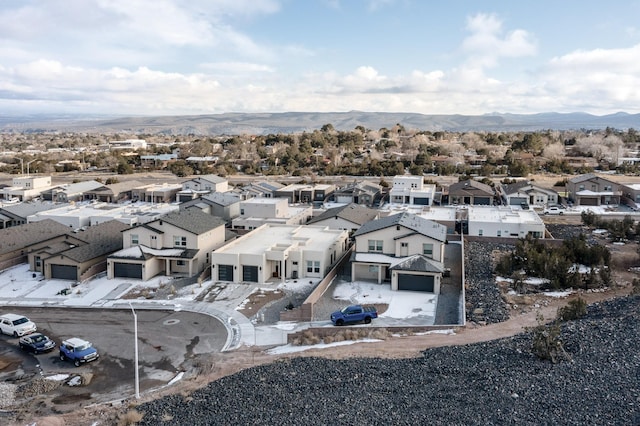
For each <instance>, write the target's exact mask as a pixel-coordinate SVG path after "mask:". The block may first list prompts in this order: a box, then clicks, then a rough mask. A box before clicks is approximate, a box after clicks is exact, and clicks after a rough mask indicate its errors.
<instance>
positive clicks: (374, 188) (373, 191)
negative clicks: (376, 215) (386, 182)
mask: <svg viewBox="0 0 640 426" xmlns="http://www.w3.org/2000/svg"><path fill="white" fill-rule="evenodd" d="M381 197H382V186H381V185H378V184H377V183H373V182H369V181H361V182H354V183H352V184H350V185H347V186H345V187H343V188H339V189H337V190H336V191H335V192H334V193H333V198H334V199H335V201H336V203H355V204H361V205H364V206H368V207H372V206H373V205H374V203H375V202H376V201H379V200H380V199H381Z"/></svg>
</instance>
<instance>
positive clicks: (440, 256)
mask: <svg viewBox="0 0 640 426" xmlns="http://www.w3.org/2000/svg"><path fill="white" fill-rule="evenodd" d="M353 238H354V239H355V250H354V253H353V254H352V257H351V279H352V280H353V281H356V280H373V281H376V282H377V283H382V282H383V281H391V289H392V290H413V291H427V292H432V293H435V294H438V293H439V292H440V280H441V278H442V273H443V272H444V264H443V261H444V245H445V244H446V242H447V227H446V226H444V225H441V224H439V223H436V222H433V221H431V220H427V219H424V218H421V217H420V216H417V215H415V214H412V213H399V214H396V215H393V216H387V217H384V218H381V219H378V220H374V221H371V222H368V223H365V224H364V225H363V226H362V227H360V229H358V230H357V231H356V232H355V233H354V234H353Z"/></svg>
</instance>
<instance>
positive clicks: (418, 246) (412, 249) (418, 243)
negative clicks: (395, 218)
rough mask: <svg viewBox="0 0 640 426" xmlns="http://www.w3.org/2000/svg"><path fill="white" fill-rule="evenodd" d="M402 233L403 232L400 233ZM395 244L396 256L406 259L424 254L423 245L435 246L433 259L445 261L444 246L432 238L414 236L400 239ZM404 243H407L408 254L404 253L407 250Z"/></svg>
mask: <svg viewBox="0 0 640 426" xmlns="http://www.w3.org/2000/svg"><path fill="white" fill-rule="evenodd" d="M400 232H402V231H400ZM394 242H395V256H396V257H405V256H411V255H414V254H423V244H433V254H432V257H431V258H432V259H433V260H437V261H438V262H442V261H443V259H444V244H442V243H441V242H440V241H436V240H434V239H432V238H429V237H426V236H424V235H419V234H413V235H410V236H408V237H405V238H398V239H397V240H395V241H394ZM402 243H407V244H408V247H407V248H406V254H405V253H403V250H405V248H403V247H402Z"/></svg>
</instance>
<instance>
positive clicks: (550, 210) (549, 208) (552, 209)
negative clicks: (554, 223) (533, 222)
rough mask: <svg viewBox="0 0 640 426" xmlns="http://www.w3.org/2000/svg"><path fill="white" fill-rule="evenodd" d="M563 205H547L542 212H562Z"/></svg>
mask: <svg viewBox="0 0 640 426" xmlns="http://www.w3.org/2000/svg"><path fill="white" fill-rule="evenodd" d="M564 211H565V209H564V207H559V206H551V207H547V208H546V209H544V214H560V215H562V214H564Z"/></svg>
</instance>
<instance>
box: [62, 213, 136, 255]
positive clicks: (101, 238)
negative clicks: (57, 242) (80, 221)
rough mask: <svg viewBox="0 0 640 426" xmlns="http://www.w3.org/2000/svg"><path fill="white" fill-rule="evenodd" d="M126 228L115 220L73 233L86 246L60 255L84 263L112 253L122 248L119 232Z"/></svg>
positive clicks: (80, 246)
mask: <svg viewBox="0 0 640 426" xmlns="http://www.w3.org/2000/svg"><path fill="white" fill-rule="evenodd" d="M128 228H129V225H126V224H124V223H122V222H119V221H117V220H110V221H109V222H104V223H100V224H98V225H93V226H90V227H88V228H87V229H86V230H84V231H78V232H77V233H75V237H77V238H79V239H80V240H82V241H84V242H86V244H84V245H79V246H77V247H74V248H71V249H69V250H66V251H64V252H63V253H60V254H64V255H65V256H66V257H68V258H70V259H73V260H75V261H76V262H86V261H87V260H91V259H95V258H96V257H100V256H104V255H105V254H109V253H113V252H114V251H117V250H120V249H121V248H122V235H121V232H122V231H124V230H125V229H128Z"/></svg>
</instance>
